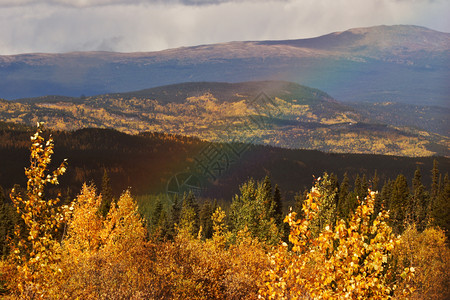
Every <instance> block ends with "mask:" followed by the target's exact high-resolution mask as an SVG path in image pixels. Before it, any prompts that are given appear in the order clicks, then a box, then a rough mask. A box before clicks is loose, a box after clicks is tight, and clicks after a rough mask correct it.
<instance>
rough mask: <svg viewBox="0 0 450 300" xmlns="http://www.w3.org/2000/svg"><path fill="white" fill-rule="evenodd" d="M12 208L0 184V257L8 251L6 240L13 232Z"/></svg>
mask: <svg viewBox="0 0 450 300" xmlns="http://www.w3.org/2000/svg"><path fill="white" fill-rule="evenodd" d="M12 214H13V210H12V207H11V205H9V204H8V203H6V198H5V195H4V193H3V188H2V187H1V186H0V258H1V257H4V256H6V255H7V254H8V253H9V247H8V246H9V245H8V240H9V238H11V237H12V235H13V232H14V220H13V215H12Z"/></svg>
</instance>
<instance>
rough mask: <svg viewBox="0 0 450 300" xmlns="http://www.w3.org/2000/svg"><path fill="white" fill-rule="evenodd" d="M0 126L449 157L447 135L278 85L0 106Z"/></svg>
mask: <svg viewBox="0 0 450 300" xmlns="http://www.w3.org/2000/svg"><path fill="white" fill-rule="evenodd" d="M0 120H3V121H10V122H20V123H26V124H31V125H33V124H35V123H36V122H37V121H45V122H46V123H47V125H48V126H49V127H51V128H53V129H62V130H76V129H80V128H85V127H99V128H112V129H116V130H119V131H122V132H126V133H133V134H136V133H139V132H143V131H156V132H164V133H170V134H180V135H188V136H195V137H199V138H201V139H204V140H208V141H215V142H233V141H239V142H245V143H256V144H265V145H273V146H281V147H286V148H302V149H317V150H322V151H328V152H351V153H377V154H391V155H404V156H427V155H433V154H440V155H448V154H449V144H450V143H449V139H448V137H446V136H441V135H438V134H430V133H427V132H425V131H421V130H418V129H410V128H397V127H393V126H388V125H383V124H377V123H373V122H370V119H368V118H365V117H363V116H362V115H361V114H359V113H357V112H356V111H355V110H354V109H352V108H350V107H348V106H346V105H343V104H342V103H339V102H337V101H336V100H334V99H333V98H332V97H330V96H329V95H328V94H326V93H324V92H322V91H320V90H317V89H312V88H308V87H305V86H300V85H298V84H295V83H289V82H280V81H263V82H244V83H234V84H232V83H217V82H209V83H208V82H202V83H184V84H177V85H169V86H162V87H158V88H152V89H147V90H141V91H137V92H132V93H123V94H105V95H99V96H93V97H82V98H68V97H61V98H59V97H56V96H47V97H39V98H32V99H21V100H18V101H1V102H0Z"/></svg>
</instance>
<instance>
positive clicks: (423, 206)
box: [411, 167, 428, 231]
mask: <svg viewBox="0 0 450 300" xmlns="http://www.w3.org/2000/svg"><path fill="white" fill-rule="evenodd" d="M412 189H413V190H412V194H413V200H412V203H411V205H412V209H411V218H412V220H413V221H414V222H415V224H416V226H417V229H418V230H419V231H422V230H423V229H424V228H425V226H426V220H427V215H428V199H427V195H426V193H425V187H424V186H423V184H422V174H421V172H420V167H417V169H416V171H415V172H414V178H413V180H412Z"/></svg>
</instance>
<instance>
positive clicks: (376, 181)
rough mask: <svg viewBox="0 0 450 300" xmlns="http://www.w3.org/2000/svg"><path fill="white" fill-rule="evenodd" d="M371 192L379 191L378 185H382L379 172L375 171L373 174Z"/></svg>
mask: <svg viewBox="0 0 450 300" xmlns="http://www.w3.org/2000/svg"><path fill="white" fill-rule="evenodd" d="M371 183H372V184H371V188H370V189H371V190H372V191H378V184H379V183H380V177H378V171H377V170H375V173H374V174H373V177H372V182H371Z"/></svg>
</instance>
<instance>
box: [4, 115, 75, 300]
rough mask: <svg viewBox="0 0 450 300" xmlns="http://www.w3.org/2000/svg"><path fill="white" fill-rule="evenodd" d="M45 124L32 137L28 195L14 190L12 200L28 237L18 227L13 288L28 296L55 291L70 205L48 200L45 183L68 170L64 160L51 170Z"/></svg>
mask: <svg viewBox="0 0 450 300" xmlns="http://www.w3.org/2000/svg"><path fill="white" fill-rule="evenodd" d="M42 134H43V124H42V123H38V124H37V131H36V133H35V134H34V135H33V136H32V137H31V143H32V144H31V148H30V149H31V154H30V163H31V164H30V167H29V168H26V169H25V175H26V176H27V178H28V181H27V192H26V195H20V194H19V193H16V192H15V191H14V189H13V190H12V192H11V200H12V201H13V204H14V206H15V207H16V209H17V212H18V214H19V215H20V217H21V218H22V220H23V222H24V224H25V229H26V231H27V237H26V238H23V237H22V236H21V231H20V230H19V228H18V227H16V229H15V235H16V237H17V239H18V241H19V242H18V243H17V244H14V245H11V255H10V257H9V262H10V263H11V264H13V265H15V266H16V272H13V273H11V274H10V276H11V279H10V286H9V288H10V290H11V292H13V293H15V294H17V295H20V297H21V298H24V299H34V298H44V297H49V296H51V294H52V289H51V285H52V282H54V281H57V280H58V278H59V276H60V274H61V269H60V268H59V265H58V263H59V262H60V261H61V254H60V252H61V251H60V245H59V243H58V242H57V241H56V240H55V239H54V237H53V236H54V234H55V233H56V232H57V231H58V228H59V227H60V225H61V224H62V223H63V222H64V221H65V217H66V215H67V206H60V207H57V206H56V205H57V204H58V202H59V199H58V198H56V199H44V198H43V196H44V192H45V190H44V189H45V186H46V185H47V184H58V176H60V175H62V174H63V173H64V172H65V170H66V162H65V161H64V162H63V163H62V164H61V165H60V166H59V167H58V168H57V169H56V170H54V171H53V172H51V173H48V165H49V164H50V161H51V156H52V154H53V147H54V146H53V139H52V138H51V137H50V138H49V139H48V140H47V141H46V140H45V139H44V138H43V137H42Z"/></svg>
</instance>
